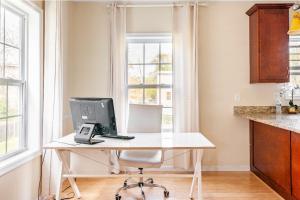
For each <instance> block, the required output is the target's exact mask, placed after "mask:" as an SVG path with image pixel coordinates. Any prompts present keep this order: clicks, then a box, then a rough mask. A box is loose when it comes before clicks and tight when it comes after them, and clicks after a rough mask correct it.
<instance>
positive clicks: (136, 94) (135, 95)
mask: <svg viewBox="0 0 300 200" xmlns="http://www.w3.org/2000/svg"><path fill="white" fill-rule="evenodd" d="M128 101H129V103H132V104H142V103H143V89H129V90H128Z"/></svg>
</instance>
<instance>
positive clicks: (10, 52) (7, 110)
mask: <svg viewBox="0 0 300 200" xmlns="http://www.w3.org/2000/svg"><path fill="white" fill-rule="evenodd" d="M24 29H25V18H24V15H22V14H21V13H20V12H19V11H17V10H16V9H13V8H12V7H9V6H4V5H3V6H2V7H1V22H0V160H3V159H5V158H7V157H9V156H11V155H13V154H16V153H18V152H21V151H23V150H24V149H25V148H26V141H25V134H26V132H25V123H24V121H25V109H24V105H25V103H24V100H25V99H26V98H25V94H26V93H25V85H26V77H25V65H24V64H25V62H24V56H25V55H24V38H25V31H24Z"/></svg>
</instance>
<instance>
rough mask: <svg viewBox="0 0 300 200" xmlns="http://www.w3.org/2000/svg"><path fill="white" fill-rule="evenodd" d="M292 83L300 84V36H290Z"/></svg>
mask: <svg viewBox="0 0 300 200" xmlns="http://www.w3.org/2000/svg"><path fill="white" fill-rule="evenodd" d="M289 47H290V48H289V49H290V52H289V53H290V83H291V84H292V85H294V86H296V87H297V86H298V87H299V86H300V36H297V35H295V36H294V35H293V36H290V41H289Z"/></svg>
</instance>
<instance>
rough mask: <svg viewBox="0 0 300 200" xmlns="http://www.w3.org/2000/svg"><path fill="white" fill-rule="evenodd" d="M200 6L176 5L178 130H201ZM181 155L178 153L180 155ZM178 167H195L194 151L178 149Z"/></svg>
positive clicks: (175, 114)
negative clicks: (199, 73) (199, 74)
mask: <svg viewBox="0 0 300 200" xmlns="http://www.w3.org/2000/svg"><path fill="white" fill-rule="evenodd" d="M197 43H198V6H197V4H196V3H195V4H186V5H183V6H182V5H180V6H176V5H174V6H173V65H174V90H173V91H174V111H173V112H174V131H175V132H198V131H199V88H198V85H199V80H198V68H199V66H198V56H197V54H198V47H197ZM180 154H182V155H181V156H176V155H180ZM174 166H175V167H176V168H183V169H192V168H193V155H192V152H186V151H175V152H174Z"/></svg>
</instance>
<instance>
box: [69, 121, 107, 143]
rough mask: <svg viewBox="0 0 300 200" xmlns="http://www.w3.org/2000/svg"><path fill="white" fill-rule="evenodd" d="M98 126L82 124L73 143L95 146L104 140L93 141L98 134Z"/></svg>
mask: <svg viewBox="0 0 300 200" xmlns="http://www.w3.org/2000/svg"><path fill="white" fill-rule="evenodd" d="M100 127H101V126H100V124H82V125H81V127H80V129H79V130H78V131H77V132H76V135H75V137H74V140H75V142H77V143H81V144H97V143H100V142H104V140H100V139H95V138H94V136H95V135H98V134H99V130H100Z"/></svg>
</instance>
